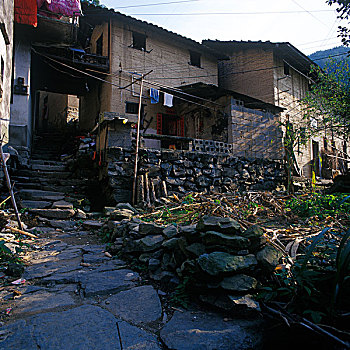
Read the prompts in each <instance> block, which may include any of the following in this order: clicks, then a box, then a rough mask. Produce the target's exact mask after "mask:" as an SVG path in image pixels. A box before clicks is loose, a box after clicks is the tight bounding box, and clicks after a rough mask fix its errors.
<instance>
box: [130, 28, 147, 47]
mask: <svg viewBox="0 0 350 350" xmlns="http://www.w3.org/2000/svg"><path fill="white" fill-rule="evenodd" d="M132 47H133V48H134V49H136V50H141V51H146V35H145V34H140V33H136V32H133V33H132Z"/></svg>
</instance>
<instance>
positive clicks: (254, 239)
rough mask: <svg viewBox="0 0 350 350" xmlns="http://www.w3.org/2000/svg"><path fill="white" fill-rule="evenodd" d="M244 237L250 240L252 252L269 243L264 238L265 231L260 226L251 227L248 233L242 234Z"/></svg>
mask: <svg viewBox="0 0 350 350" xmlns="http://www.w3.org/2000/svg"><path fill="white" fill-rule="evenodd" d="M242 236H243V237H246V238H248V239H250V242H251V247H250V248H251V249H252V250H256V249H258V248H259V247H261V246H263V245H264V244H266V242H267V239H266V237H265V236H264V231H263V230H262V229H261V227H259V226H258V225H253V226H251V227H249V228H248V229H247V230H246V231H244V232H243V233H242Z"/></svg>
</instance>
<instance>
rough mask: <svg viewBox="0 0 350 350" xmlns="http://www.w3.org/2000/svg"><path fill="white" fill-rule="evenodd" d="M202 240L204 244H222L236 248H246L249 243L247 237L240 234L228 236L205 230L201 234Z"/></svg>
mask: <svg viewBox="0 0 350 350" xmlns="http://www.w3.org/2000/svg"><path fill="white" fill-rule="evenodd" d="M203 242H204V243H205V244H206V245H223V246H225V247H230V248H233V249H236V250H241V249H245V248H248V247H249V245H250V241H249V239H248V238H245V237H241V236H229V235H225V234H224V233H220V232H215V231H207V232H206V233H205V234H204V235H203Z"/></svg>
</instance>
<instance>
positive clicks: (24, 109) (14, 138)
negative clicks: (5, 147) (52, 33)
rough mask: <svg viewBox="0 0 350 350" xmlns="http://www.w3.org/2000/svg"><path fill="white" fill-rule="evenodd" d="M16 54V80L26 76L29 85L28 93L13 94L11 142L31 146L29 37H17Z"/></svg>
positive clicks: (25, 79) (26, 83)
mask: <svg viewBox="0 0 350 350" xmlns="http://www.w3.org/2000/svg"><path fill="white" fill-rule="evenodd" d="M14 55H15V64H14V74H13V76H14V82H15V84H16V82H17V79H18V78H19V77H21V78H24V85H27V86H28V94H26V95H18V94H14V95H13V103H12V105H11V121H10V129H11V135H10V143H11V144H12V145H14V146H24V147H29V144H30V138H31V137H30V135H31V134H30V133H31V123H32V107H31V96H30V82H31V81H30V79H31V76H30V66H31V43H30V42H28V40H27V39H23V40H21V39H17V40H16V41H15V45H14Z"/></svg>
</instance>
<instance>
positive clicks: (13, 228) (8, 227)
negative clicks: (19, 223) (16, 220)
mask: <svg viewBox="0 0 350 350" xmlns="http://www.w3.org/2000/svg"><path fill="white" fill-rule="evenodd" d="M5 228H7V229H9V230H11V231H13V232H17V233H20V234H21V235H24V236H28V237H31V238H38V237H37V236H35V235H33V234H32V233H29V232H26V231H23V230H19V229H18V228H15V227H11V226H5Z"/></svg>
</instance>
